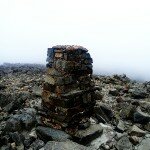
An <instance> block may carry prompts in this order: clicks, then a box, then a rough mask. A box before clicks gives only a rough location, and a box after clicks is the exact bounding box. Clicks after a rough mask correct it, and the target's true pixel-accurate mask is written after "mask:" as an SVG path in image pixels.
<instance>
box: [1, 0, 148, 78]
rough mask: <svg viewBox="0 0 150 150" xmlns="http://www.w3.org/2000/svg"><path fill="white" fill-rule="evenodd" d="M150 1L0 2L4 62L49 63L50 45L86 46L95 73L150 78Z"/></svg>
mask: <svg viewBox="0 0 150 150" xmlns="http://www.w3.org/2000/svg"><path fill="white" fill-rule="evenodd" d="M149 6H150V1H149V0H126V1H122V0H105V1H102V0H0V64H2V63H4V62H10V63H42V64H46V53H47V48H48V47H51V46H54V45H61V44H69V45H71V44H73V45H82V46H84V47H86V48H87V49H89V52H90V54H91V55H92V57H93V60H94V73H98V74H116V73H119V74H122V73H125V74H127V75H128V76H129V77H130V78H133V79H140V80H150V69H149V64H150V59H149V56H150V9H149Z"/></svg>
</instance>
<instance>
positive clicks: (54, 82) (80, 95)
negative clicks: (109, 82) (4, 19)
mask: <svg viewBox="0 0 150 150" xmlns="http://www.w3.org/2000/svg"><path fill="white" fill-rule="evenodd" d="M47 62H48V64H47V71H46V77H45V83H44V85H43V96H42V97H43V108H44V110H46V115H45V118H44V123H45V124H47V125H50V126H53V127H56V126H57V128H60V129H62V128H68V127H71V126H76V125H79V123H80V122H82V120H84V119H85V118H89V117H90V116H91V114H92V111H93V107H94V105H95V100H94V91H95V90H96V89H95V86H94V82H93V81H92V79H91V75H92V63H93V60H92V58H91V56H90V54H89V53H88V50H87V49H85V48H83V47H81V46H68V45H65V46H54V47H52V48H48V52H47Z"/></svg>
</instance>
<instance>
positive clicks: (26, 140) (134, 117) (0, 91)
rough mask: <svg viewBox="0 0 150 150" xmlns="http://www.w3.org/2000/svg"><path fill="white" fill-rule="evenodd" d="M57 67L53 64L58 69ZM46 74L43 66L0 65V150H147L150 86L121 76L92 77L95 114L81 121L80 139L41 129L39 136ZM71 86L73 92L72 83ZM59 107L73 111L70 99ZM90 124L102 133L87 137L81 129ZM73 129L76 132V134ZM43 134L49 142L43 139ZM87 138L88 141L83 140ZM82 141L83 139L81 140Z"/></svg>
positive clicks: (95, 131) (148, 140) (149, 138)
mask: <svg viewBox="0 0 150 150" xmlns="http://www.w3.org/2000/svg"><path fill="white" fill-rule="evenodd" d="M88 61H91V60H88ZM59 65H60V64H57V66H58V67H59ZM62 65H63V66H64V64H62ZM65 65H66V64H65ZM45 72H46V69H45V66H41V65H39V66H38V65H21V64H18V65H17V66H16V65H10V64H5V65H3V66H0V149H2V150H10V149H19V150H24V149H25V150H26V149H29V150H34V149H35V150H36V149H37V150H38V149H41V150H42V149H44V148H45V149H50V148H52V147H53V148H54V149H60V148H62V149H65V148H66V149H67V148H68V149H73V148H74V149H91V150H95V149H96V150H99V149H100V150H104V149H110V150H115V149H120V150H124V149H128V150H130V149H133V150H134V149H137V150H149V147H150V145H149V143H150V136H149V133H150V119H149V118H150V94H149V92H150V82H145V83H142V82H141V83H139V82H137V81H132V80H130V79H129V78H128V77H126V76H125V75H114V76H98V75H94V77H93V81H94V83H95V84H96V86H97V87H98V88H99V90H97V91H96V95H93V96H95V98H94V99H95V100H96V106H95V108H94V114H93V116H91V118H90V122H89V121H87V120H83V121H82V122H80V126H79V129H80V130H81V129H82V132H80V134H78V135H80V136H79V137H80V138H78V139H77V138H74V137H71V136H70V135H68V134H67V133H64V134H65V135H64V134H62V132H61V131H59V132H57V131H56V130H55V129H53V131H54V130H55V132H50V131H49V132H47V130H46V131H42V132H43V133H42V134H41V132H38V131H37V130H36V129H37V128H39V127H43V128H45V127H44V126H43V124H42V122H41V114H43V115H45V116H46V114H47V112H43V109H42V103H41V102H42V99H41V87H42V83H43V82H44V76H45ZM51 73H52V74H55V75H58V76H59V75H60V74H58V72H57V71H56V70H52V72H51ZM85 81H86V82H87V80H85V79H84V80H83V81H82V83H83V84H84V82H85ZM72 88H76V85H74V86H73V87H72ZM81 88H85V86H82V87H81ZM61 90H62V92H64V94H65V92H66V91H69V90H70V87H62V88H61ZM110 91H111V92H112V93H113V94H111V92H110ZM115 92H116V93H115ZM77 94H78V93H77ZM65 95H66V94H65ZM59 102H61V101H59ZM63 105H64V106H67V107H71V106H72V105H75V103H74V101H72V102H71V103H68V101H67V100H66V101H64V102H63ZM84 105H86V104H84ZM58 116H59V115H58ZM60 119H61V117H60ZM90 124H92V125H93V126H99V127H100V129H98V130H94V129H93V128H91V131H90V132H87V133H85V131H86V130H85V129H86V128H88V127H89V126H90ZM99 124H100V125H99ZM56 126H57V124H56ZM96 129H97V128H96ZM77 130H78V128H77V129H76V130H75V131H77ZM102 130H103V131H102ZM75 131H73V132H75ZM97 131H98V132H97ZM100 131H101V132H100ZM60 132H61V133H60ZM52 133H53V134H52ZM55 133H57V134H55ZM68 133H69V132H68ZM94 133H98V134H94ZM47 135H48V136H49V137H50V138H46V137H47ZM66 135H67V136H66ZM91 135H92V136H91ZM93 135H96V136H93ZM40 136H43V137H44V138H46V139H43V138H41V137H40ZM86 136H87V137H92V138H84V137H86ZM82 138H83V139H86V140H85V141H84V142H81V141H80V140H81V139H82ZM49 139H50V140H53V141H49ZM68 140H70V141H68ZM60 141H63V142H60ZM46 142H48V143H49V144H48V143H47V144H46ZM77 143H78V144H77ZM79 143H80V144H79ZM45 144H46V146H45ZM81 144H82V145H81ZM83 145H84V146H83Z"/></svg>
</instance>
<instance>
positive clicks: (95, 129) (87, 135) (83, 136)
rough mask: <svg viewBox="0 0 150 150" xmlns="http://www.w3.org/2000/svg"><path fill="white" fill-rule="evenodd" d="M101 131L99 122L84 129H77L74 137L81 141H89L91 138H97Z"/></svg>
mask: <svg viewBox="0 0 150 150" xmlns="http://www.w3.org/2000/svg"><path fill="white" fill-rule="evenodd" d="M102 132H103V128H102V127H101V125H99V124H93V125H90V127H89V128H87V129H85V130H78V131H77V132H76V133H75V135H74V137H75V138H77V139H78V141H81V143H90V142H91V141H92V140H94V139H95V138H97V137H98V136H100V135H101V133H102Z"/></svg>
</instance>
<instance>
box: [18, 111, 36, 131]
mask: <svg viewBox="0 0 150 150" xmlns="http://www.w3.org/2000/svg"><path fill="white" fill-rule="evenodd" d="M20 121H21V123H22V125H23V128H25V129H26V130H29V129H31V128H32V127H34V125H35V123H36V118H35V117H34V116H32V115H30V114H27V113H24V114H21V115H20Z"/></svg>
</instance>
